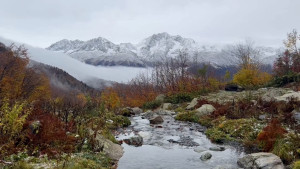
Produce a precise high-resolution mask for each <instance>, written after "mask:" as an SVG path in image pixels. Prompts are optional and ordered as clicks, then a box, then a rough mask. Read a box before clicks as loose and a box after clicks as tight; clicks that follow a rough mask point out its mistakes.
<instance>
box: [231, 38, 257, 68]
mask: <svg viewBox="0 0 300 169" xmlns="http://www.w3.org/2000/svg"><path fill="white" fill-rule="evenodd" d="M229 54H230V55H231V56H232V57H233V59H234V60H235V62H236V63H237V64H238V65H239V66H240V68H259V66H260V61H259V59H260V56H261V54H262V51H261V50H260V49H259V48H258V47H255V45H254V42H253V41H251V40H245V42H244V43H239V44H236V45H233V46H231V47H229Z"/></svg>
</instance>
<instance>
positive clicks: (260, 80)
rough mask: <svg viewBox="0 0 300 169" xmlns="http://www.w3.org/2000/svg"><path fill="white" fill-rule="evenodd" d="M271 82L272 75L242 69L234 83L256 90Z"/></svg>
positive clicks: (234, 78)
mask: <svg viewBox="0 0 300 169" xmlns="http://www.w3.org/2000/svg"><path fill="white" fill-rule="evenodd" d="M270 80H271V75H269V74H268V73H266V72H260V71H258V70H256V69H246V68H243V69H241V70H240V71H239V72H238V73H237V74H235V75H234V77H233V82H234V83H237V84H238V85H241V86H243V87H245V88H255V87H259V86H261V85H264V84H266V83H267V82H269V81H270Z"/></svg>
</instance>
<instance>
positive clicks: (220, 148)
mask: <svg viewBox="0 0 300 169" xmlns="http://www.w3.org/2000/svg"><path fill="white" fill-rule="evenodd" d="M209 150H211V151H225V147H221V146H215V147H210V148H209Z"/></svg>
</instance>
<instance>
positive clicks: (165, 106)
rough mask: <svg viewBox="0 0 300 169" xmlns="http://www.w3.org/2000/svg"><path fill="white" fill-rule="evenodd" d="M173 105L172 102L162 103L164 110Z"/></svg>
mask: <svg viewBox="0 0 300 169" xmlns="http://www.w3.org/2000/svg"><path fill="white" fill-rule="evenodd" d="M171 107H172V104H171V103H164V104H163V105H162V109H163V110H169V109H170V108H171Z"/></svg>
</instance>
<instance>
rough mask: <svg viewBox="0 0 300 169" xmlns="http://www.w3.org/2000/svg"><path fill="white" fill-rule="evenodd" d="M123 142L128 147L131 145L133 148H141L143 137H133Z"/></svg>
mask: <svg viewBox="0 0 300 169" xmlns="http://www.w3.org/2000/svg"><path fill="white" fill-rule="evenodd" d="M124 142H125V143H126V144H128V145H133V146H136V147H138V146H142V145H143V137H141V136H134V137H131V138H129V139H124Z"/></svg>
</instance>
